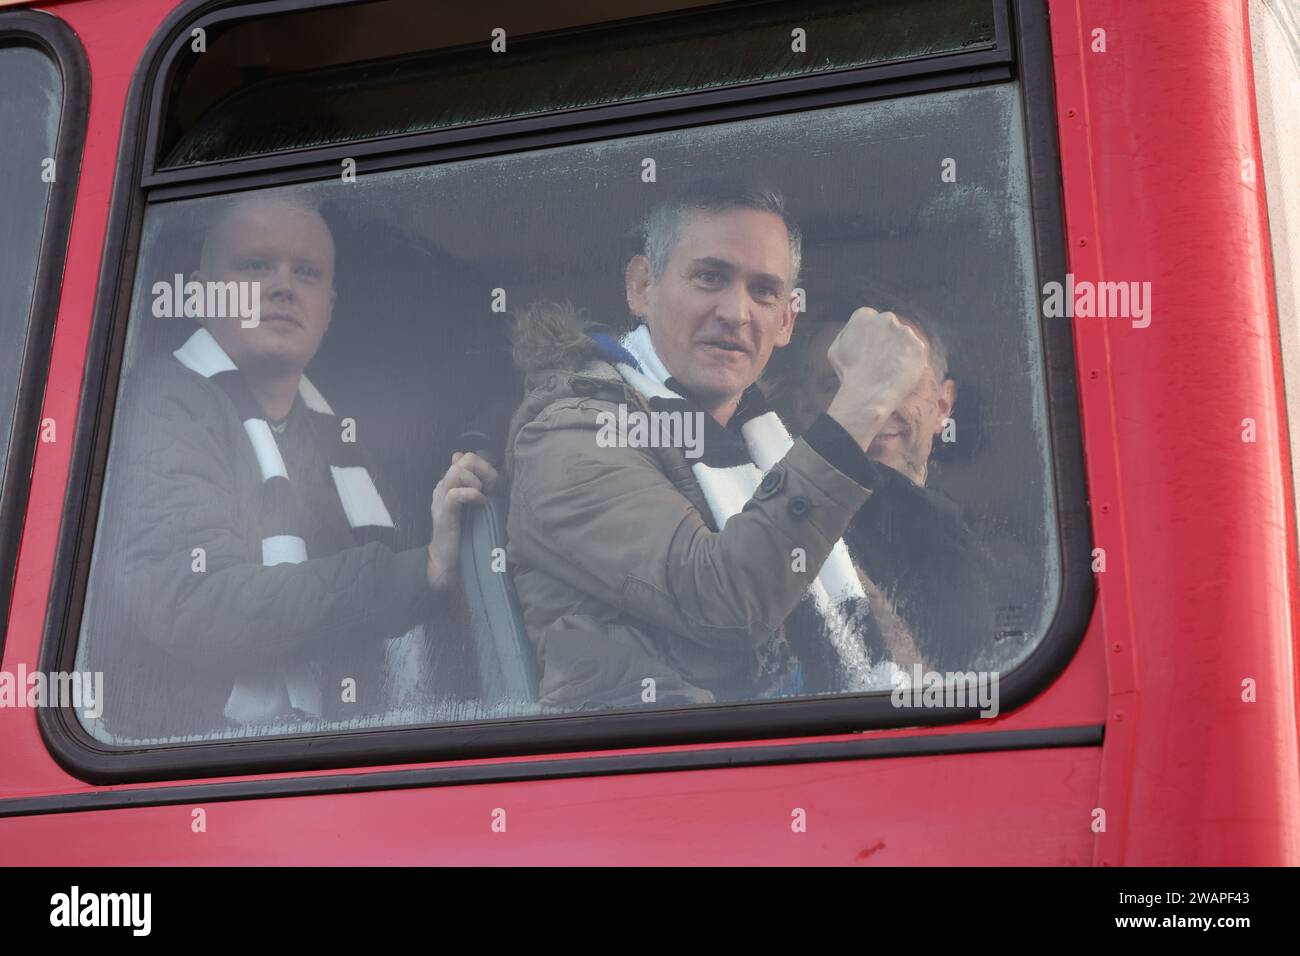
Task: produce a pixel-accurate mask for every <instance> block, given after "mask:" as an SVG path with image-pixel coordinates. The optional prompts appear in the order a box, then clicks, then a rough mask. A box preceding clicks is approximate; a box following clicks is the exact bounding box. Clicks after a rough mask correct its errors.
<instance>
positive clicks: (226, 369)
mask: <svg viewBox="0 0 1300 956" xmlns="http://www.w3.org/2000/svg"><path fill="white" fill-rule="evenodd" d="M172 354H173V355H174V356H175V357H176V359H177V361H179V362H180V363H181V364H182V365H184V366H185V367H186V368H188V369H190V370H191V371H193V372H197V373H198V374H199V375H202V376H203V377H204V378H206V379H208V380H210V381H211V382H212V383H213V384H215V385H219V386H220V387H221V390H222V391H223V392H225V394H226V397H227V398H229V399H230V401H231V404H233V405H234V407H235V411H236V413H237V414H238V415H239V419H240V421H242V422H243V423H244V432H245V433H246V435H247V436H248V441H249V444H250V445H251V446H252V449H253V454H254V455H255V456H256V458H257V465H258V468H260V469H261V472H262V495H261V501H260V503H259V506H258V508H259V511H258V513H259V527H260V529H261V533H262V564H263V566H265V567H271V566H272V565H276V564H285V563H291V564H300V563H302V562H303V561H306V560H307V558H308V554H307V543H306V538H305V533H306V530H307V528H309V527H310V526H311V521H312V519H311V516H310V515H309V514H307V510H306V504H305V503H304V501H303V499H302V497H301V495H299V494H298V491H297V489H295V487H294V485H293V482H292V480H291V479H290V476H289V473H288V470H287V469H286V468H285V464H284V458H283V457H282V456H281V454H280V447H279V445H278V444H277V443H276V440H275V433H274V431H273V430H272V428H271V424H270V422H268V421H267V420H266V415H265V413H264V412H263V411H262V408H261V406H260V405H258V403H257V400H256V399H255V398H254V397H253V393H252V392H251V391H250V390H249V388H248V385H247V383H246V382H245V380H244V376H243V374H242V373H241V372H240V371H239V369H238V368H237V367H236V366H235V363H234V362H233V361H231V359H230V356H228V355H227V354H226V352H225V350H224V349H222V348H221V346H220V345H218V344H217V341H216V339H214V338H213V337H212V335H211V334H210V333H209V332H208V330H207V329H199V330H198V331H197V332H195V333H194V334H193V335H192V336H190V338H189V339H188V340H187V341H186V342H185V344H184V345H182V346H181V347H180V348H179V349H177V350H176V351H175V352H173V353H172ZM298 396H299V397H300V398H301V399H302V402H303V404H304V405H305V406H306V407H307V408H308V409H309V410H310V412H311V413H312V414H313V415H316V416H319V417H320V419H321V421H320V422H319V424H320V425H321V426H322V430H321V431H320V432H319V433H320V434H331V433H332V434H336V435H340V440H339V441H336V442H330V443H328V448H329V451H328V453H327V458H328V461H329V469H330V475H331V476H332V477H333V479H334V487H335V490H337V492H338V496H339V503H340V504H341V505H342V506H343V513H344V514H345V515H346V517H347V520H348V524H349V525H351V527H352V530H353V533H354V534H355V535H356V536H357V543H358V544H366V543H368V542H370V541H379V542H382V543H385V544H388V545H389V546H390V547H391V546H392V543H393V537H394V527H393V518H392V515H390V514H389V512H388V507H387V506H386V505H385V504H384V499H383V498H382V497H381V496H380V494H379V490H378V489H377V488H376V487H375V483H374V480H373V479H372V478H371V476H370V472H369V470H368V469H367V468H366V466H365V464H364V462H363V460H362V456H361V453H360V449H359V448H358V446H357V445H356V443H355V442H345V441H342V440H341V435H342V433H341V431H340V428H339V424H338V420H337V418H336V417H335V415H334V410H333V409H332V408H330V406H329V403H328V402H326V401H325V398H324V397H323V396H322V395H321V393H320V392H319V391H317V390H316V387H315V386H314V385H312V383H311V382H310V381H309V380H308V379H307V376H305V375H304V376H303V377H302V378H301V380H300V381H299V383H298ZM321 704H322V700H321V682H320V677H319V674H318V672H317V668H316V667H315V666H314V665H312V664H310V663H304V664H302V665H300V666H298V667H296V668H293V669H290V670H289V671H287V672H285V673H266V671H265V669H262V670H259V671H258V672H256V673H250V674H247V675H245V676H244V677H242V678H240V679H239V680H237V681H236V682H235V685H234V687H233V688H232V689H231V692H230V697H229V699H228V700H227V701H226V707H225V716H226V717H227V718H229V719H230V720H233V721H236V722H238V723H256V722H259V721H265V720H269V719H271V718H274V717H276V716H279V715H282V714H285V713H288V712H289V710H290V708H291V707H293V708H296V709H298V710H300V711H303V712H305V713H308V714H314V715H319V714H320V713H321V709H322V708H321Z"/></svg>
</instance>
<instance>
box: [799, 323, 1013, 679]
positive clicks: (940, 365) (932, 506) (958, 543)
mask: <svg viewBox="0 0 1300 956" xmlns="http://www.w3.org/2000/svg"><path fill="white" fill-rule="evenodd" d="M881 307H882V308H890V307H891V306H890V304H889V303H882V304H881ZM892 311H894V312H895V313H896V314H897V315H898V317H899V319H900V320H901V321H903V322H904V323H905V324H907V325H908V326H910V327H911V328H912V329H913V330H915V331H916V332H917V334H918V335H920V336H921V337H922V338H923V339H924V340H925V341H926V343H927V344H928V345H929V347H930V348H929V352H928V354H929V359H930V363H929V368H928V369H927V370H926V372H925V373H924V374H923V375H922V376H921V379H920V381H919V382H918V383H917V385H916V387H915V388H914V389H913V390H912V392H911V393H910V394H909V395H908V396H907V397H906V398H905V399H904V400H903V401H902V402H901V403H900V404H899V406H898V407H897V408H896V409H895V410H894V412H893V414H892V415H891V416H890V418H889V420H888V421H887V422H886V423H885V426H884V427H883V428H882V429H881V431H880V432H879V434H877V435H876V437H875V438H874V439H873V440H872V443H871V445H870V446H869V447H868V449H867V455H868V457H870V458H871V459H872V460H873V461H875V462H876V464H877V465H879V466H882V467H879V468H878V472H879V474H880V484H879V487H878V489H877V491H876V493H875V494H874V495H873V496H872V497H871V499H870V500H868V501H867V502H866V503H865V504H864V505H863V506H862V507H861V508H860V509H858V512H857V514H856V515H855V516H854V518H853V520H852V521H851V522H850V524H849V528H848V531H847V532H846V533H845V535H844V541H845V544H846V545H847V546H848V548H849V551H850V553H851V554H852V555H853V558H854V560H855V562H857V564H858V565H859V567H860V568H861V570H862V571H863V573H865V574H866V575H867V576H868V577H869V578H870V579H871V580H872V581H874V582H875V583H876V584H877V585H878V586H879V588H880V590H881V591H882V592H883V593H884V595H885V596H886V597H887V598H888V599H889V600H890V601H891V602H892V604H893V607H894V610H895V611H896V612H897V613H898V615H899V616H900V617H901V618H902V619H903V621H904V623H905V624H906V625H907V626H908V629H909V630H910V631H911V634H912V637H913V640H914V641H915V643H916V647H917V650H918V651H919V652H920V654H921V655H922V657H923V659H924V663H925V665H926V666H927V667H929V668H933V669H936V670H962V669H966V668H968V667H970V666H972V665H973V663H974V660H975V657H976V655H977V654H978V653H979V651H980V649H981V648H982V647H984V646H985V645H987V643H988V642H989V640H990V639H991V638H992V637H993V634H994V630H995V625H994V617H995V615H994V608H993V600H992V597H991V593H990V586H989V585H990V582H989V578H988V568H989V558H988V557H987V555H986V554H985V553H984V550H983V549H982V548H981V547H980V544H979V542H978V541H977V540H976V538H975V535H974V534H973V532H972V531H971V529H970V527H969V526H968V525H967V524H966V522H965V521H964V520H963V518H962V514H961V510H960V508H959V506H958V505H957V503H956V502H955V501H953V500H952V499H951V498H950V497H948V496H947V495H946V494H944V493H943V492H941V491H938V490H936V489H934V488H930V487H927V485H926V481H927V479H928V477H929V474H930V468H929V465H930V457H931V453H932V451H933V448H934V443H935V440H936V439H937V438H939V437H940V436H941V434H942V433H943V430H944V429H945V427H950V418H949V416H950V415H951V413H952V409H953V405H954V403H955V401H956V396H957V384H956V381H955V380H954V379H953V378H952V376H951V375H950V374H949V368H948V351H947V348H946V345H945V343H944V341H943V339H942V337H941V336H940V334H939V331H938V329H937V327H936V325H935V323H934V322H933V320H931V319H929V318H928V317H926V316H924V314H922V313H919V312H917V311H916V310H914V309H909V308H908V307H907V306H905V305H900V306H896V307H893V308H892ZM843 326H844V323H843V322H842V321H822V322H818V323H813V324H811V325H810V326H808V327H807V328H806V329H805V330H803V336H802V344H803V349H802V354H801V355H800V359H799V362H798V366H797V371H796V372H795V374H794V376H793V381H792V384H791V388H790V389H789V391H790V405H791V408H790V417H791V419H792V422H793V424H794V425H795V427H797V428H799V429H803V428H806V427H808V425H810V424H811V422H813V421H814V420H815V419H816V417H817V416H818V415H820V414H821V413H822V412H823V411H824V410H825V408H826V406H827V404H828V403H829V401H830V398H831V396H833V395H834V394H835V391H836V389H837V388H838V379H837V378H836V375H835V370H834V369H833V368H832V367H831V364H830V362H829V360H828V359H827V355H826V353H827V349H828V348H829V347H830V344H831V342H832V341H834V339H835V336H836V335H837V334H838V333H839V331H840V329H842V328H843ZM803 651H804V653H803V654H802V655H801V659H802V660H803V664H804V669H805V680H806V681H807V682H808V683H809V684H811V685H813V686H817V685H819V684H824V683H825V682H828V681H830V682H832V683H833V681H834V675H833V674H829V673H827V662H825V661H823V660H822V658H823V657H824V655H821V654H818V653H817V652H816V648H814V647H809V648H804V649H803Z"/></svg>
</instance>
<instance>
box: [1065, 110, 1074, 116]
mask: <svg viewBox="0 0 1300 956" xmlns="http://www.w3.org/2000/svg"><path fill="white" fill-rule="evenodd" d="M1065 115H1066V116H1073V115H1074V110H1066V111H1065Z"/></svg>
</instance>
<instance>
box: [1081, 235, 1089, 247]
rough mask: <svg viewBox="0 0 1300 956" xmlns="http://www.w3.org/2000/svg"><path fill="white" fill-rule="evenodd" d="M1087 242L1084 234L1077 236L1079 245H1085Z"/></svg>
mask: <svg viewBox="0 0 1300 956" xmlns="http://www.w3.org/2000/svg"><path fill="white" fill-rule="evenodd" d="M1087 244H1088V240H1087V238H1085V237H1084V236H1080V237H1079V245H1081V246H1086V245H1087Z"/></svg>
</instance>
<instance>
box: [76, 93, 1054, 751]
mask: <svg viewBox="0 0 1300 956" xmlns="http://www.w3.org/2000/svg"><path fill="white" fill-rule="evenodd" d="M774 192H779V193H780V194H781V196H782V198H783V206H782V209H783V212H782V213H778V212H776V211H774V208H775V207H774V205H773V203H774V200H773V198H772V193H774ZM683 196H685V197H687V199H686V205H685V207H683V208H684V209H685V210H686V211H685V212H682V214H681V215H677V214H675V213H674V209H675V208H676V207H674V206H673V205H672V203H673V202H674V201H675V200H676V199H677V198H679V197H683ZM701 197H713V198H711V199H709V200H708V202H705V199H703V198H701ZM718 197H721V198H720V199H719V198H718ZM710 203H712V204H711V205H710ZM765 203H766V205H764V204H765ZM783 216H784V219H783ZM647 222H648V223H649V227H648V228H643V227H645V226H646V223H647ZM791 227H794V228H795V229H797V232H798V235H799V236H800V248H799V255H800V258H801V266H800V267H799V271H798V274H797V275H796V272H795V263H794V261H793V260H794V258H795V256H794V242H793V239H794V234H793V233H792V230H791ZM1031 236H1032V231H1031V216H1030V206H1029V201H1028V195H1027V173H1026V160H1025V145H1024V133H1023V129H1022V127H1021V111H1020V104H1019V90H1018V88H1017V86H1016V85H1015V84H1012V83H1006V84H1000V85H993V86H985V87H980V88H975V89H968V90H960V91H954V92H939V93H932V94H926V95H921V96H915V97H910V98H905V99H896V100H890V101H882V102H874V103H868V104H858V105H848V106H840V107H834V108H827V109H823V110H818V111H810V112H803V113H796V114H790V115H784V116H777V117H766V118H760V119H751V120H745V121H738V122H731V123H724V124H715V125H710V126H707V127H702V128H694V129H684V130H676V131H671V132H665V133H656V134H651V135H642V136H636V137H628V138H622V139H611V140H607V141H604V142H599V143H589V144H581V145H574V146H564V147H556V148H550V149H543V150H535V151H530V152H526V153H520V154H515V155H508V156H498V157H491V158H483V159H475V160H468V161H463V162H456V163H447V164H443V165H438V166H430V167H425V168H409V169H402V170H397V171H392V172H385V173H376V174H372V175H365V176H362V177H359V178H358V179H357V180H356V181H355V182H345V181H342V180H339V181H331V182H321V183H313V184H306V185H297V186H286V187H280V188H277V189H272V190H262V191H251V192H243V193H239V194H236V195H232V196H214V197H204V198H196V199H183V200H176V201H171V202H166V203H157V204H154V205H151V206H150V207H149V208H148V210H147V212H146V218H145V222H144V227H143V236H142V243H141V254H140V259H139V266H138V271H137V274H136V281H135V293H134V302H133V307H132V314H131V316H130V321H129V328H128V336H127V341H126V344H125V354H124V360H123V366H122V381H121V387H120V389H119V399H118V401H119V405H118V409H117V412H116V417H115V421H114V426H113V434H112V440H111V446H110V453H109V459H108V465H107V478H106V483H105V488H104V493H103V498H102V503H101V509H100V516H99V527H98V530H97V536H96V540H95V548H94V556H93V561H92V565H91V570H90V578H89V587H88V594H87V599H86V604H85V610H84V614H83V618H82V627H81V640H80V645H79V655H80V661H81V663H80V666H82V667H84V668H85V669H89V670H102V671H104V672H105V695H104V696H105V700H104V707H103V713H102V715H100V716H99V717H98V718H97V719H95V720H89V721H88V726H89V728H90V730H91V731H92V733H94V734H95V735H96V736H97V737H99V738H100V739H102V740H104V741H108V742H117V743H138V742H142V741H143V742H158V741H164V740H177V739H208V738H215V737H227V736H250V735H252V736H256V735H269V734H283V733H290V732H302V731H324V730H337V729H352V728H367V727H376V726H396V725H410V724H417V723H418V724H437V723H445V722H454V721H464V720H490V719H496V718H504V717H512V716H519V715H527V714H542V713H546V714H553V713H566V712H572V711H577V710H583V711H593V710H601V709H609V708H612V709H642V710H644V709H655V708H666V707H677V706H683V705H690V704H707V703H710V702H723V701H738V700H755V701H757V700H775V699H779V698H783V697H784V698H791V697H815V696H818V695H826V694H838V693H848V692H867V691H872V692H874V691H881V692H888V691H890V690H891V689H893V688H895V687H896V686H900V685H899V680H900V678H899V676H898V675H899V674H904V675H906V676H905V679H907V680H912V679H913V676H912V675H915V674H924V673H927V672H929V671H931V670H938V671H979V672H988V673H991V674H993V673H1004V672H1006V671H1007V670H1009V669H1010V668H1012V667H1014V666H1015V665H1016V664H1017V663H1018V662H1020V661H1021V660H1022V659H1023V658H1024V657H1025V656H1026V655H1027V654H1028V653H1029V652H1030V651H1031V650H1032V649H1033V648H1034V647H1035V645H1036V644H1037V642H1038V641H1039V640H1040V639H1041V638H1042V636H1043V635H1044V633H1045V632H1046V629H1047V626H1048V623H1049V622H1050V620H1051V617H1052V615H1053V612H1054V611H1055V608H1056V604H1057V598H1058V594H1059V589H1060V574H1061V571H1060V566H1059V561H1058V558H1057V555H1058V543H1057V540H1056V530H1055V504H1054V491H1053V487H1052V484H1051V478H1050V474H1051V472H1050V467H1049V448H1048V442H1049V439H1048V434H1047V431H1046V426H1045V389H1044V380H1043V369H1042V358H1041V345H1040V339H1039V325H1038V322H1039V319H1038V316H1039V306H1038V295H1037V291H1036V290H1037V289H1038V286H1039V283H1038V279H1037V277H1036V275H1035V266H1034V254H1033V249H1032V244H1031ZM787 303H790V304H791V305H792V307H791V309H790V313H789V315H790V317H792V322H793V324H792V325H790V324H789V322H790V321H791V320H789V319H787V318H786V317H785V310H786V306H787ZM860 307H871V308H874V309H876V310H878V311H879V312H885V311H892V312H894V313H895V314H896V315H897V316H898V317H899V319H900V322H899V323H898V324H895V323H894V322H892V321H891V320H889V319H885V318H879V317H876V318H873V317H872V316H871V315H870V314H869V313H865V312H863V313H858V315H859V318H858V319H857V320H856V321H855V324H854V326H853V329H852V330H851V332H850V333H846V336H845V339H844V340H842V341H848V342H850V343H852V342H858V343H859V344H858V346H857V347H856V349H855V348H854V347H853V346H852V345H851V344H848V345H844V346H843V349H841V350H840V351H837V352H836V354H837V355H843V354H848V355H849V356H850V357H851V359H852V363H851V364H852V368H851V369H849V368H848V367H845V370H844V372H843V375H844V380H845V383H846V384H845V385H842V386H840V387H837V384H836V383H837V381H838V378H837V374H836V372H835V371H834V368H833V367H832V365H831V359H830V358H829V357H828V353H829V352H830V351H831V350H830V349H829V345H830V343H831V342H832V341H834V340H835V337H836V335H838V333H839V330H840V328H841V327H842V326H843V325H844V323H845V322H846V320H848V318H849V316H850V314H851V313H853V312H854V311H855V310H857V309H859V308H860ZM187 313H188V314H187ZM196 313H198V315H196ZM638 317H639V318H638ZM642 319H644V323H645V324H642V323H641V320H642ZM638 328H640V329H641V330H642V331H640V332H638V331H637V329H638ZM786 331H789V332H790V339H791V340H790V342H789V344H788V345H783V344H782V342H783V341H784V338H785V332H786ZM855 336H856V337H855ZM923 341H924V342H926V343H928V345H927V346H926V348H925V349H922V342H923ZM647 343H648V345H647ZM863 343H867V344H863ZM868 344H869V345H870V347H868ZM512 349H513V353H514V354H513V356H512ZM769 350H770V358H769ZM844 350H847V352H845V351H844ZM882 356H883V357H882ZM304 368H305V370H306V375H305V377H302V378H300V377H299V374H298V373H299V370H300V369H304ZM308 380H310V384H308ZM850 380H851V382H852V386H853V387H852V388H851V389H849V388H848V386H847V383H848V382H849V381H850ZM835 403H838V404H835ZM872 409H877V411H876V412H873V411H872ZM828 410H829V412H830V414H829V415H828V414H827V411H828ZM652 413H653V414H652ZM638 415H639V416H642V417H641V418H639V419H638ZM620 416H621V417H620ZM629 416H630V417H629ZM674 416H675V417H674ZM724 420H725V421H724ZM786 432H788V433H789V435H790V438H791V439H792V440H793V445H789V442H788V441H787V440H786V438H785V433H786ZM801 436H802V437H801ZM863 444H865V445H866V451H865V453H864V451H863V447H862V445H863ZM787 446H788V447H789V450H788V451H787ZM457 452H476V453H477V455H479V456H482V457H483V458H484V459H486V460H488V461H490V462H491V463H492V464H493V465H494V466H495V468H496V469H497V471H498V472H499V475H500V477H499V479H498V481H497V482H496V483H495V485H493V486H492V487H491V489H490V495H489V497H490V499H491V500H492V502H493V504H492V505H490V506H489V505H487V504H483V503H473V504H467V505H465V506H464V509H463V510H461V511H458V510H457V509H456V508H455V507H453V506H452V505H450V504H449V503H448V502H447V499H446V498H445V497H444V498H440V497H439V495H440V490H446V488H447V487H448V485H449V484H450V485H452V486H456V487H457V488H462V487H467V486H468V487H469V489H470V490H469V491H467V492H461V493H464V494H468V495H469V496H471V497H473V494H472V492H473V490H474V489H473V486H474V484H475V481H474V480H470V479H467V478H464V477H463V476H461V477H456V476H453V478H452V479H451V480H450V482H449V481H448V479H447V477H446V473H447V472H448V469H449V467H450V466H451V463H452V457H453V455H454V454H455V453H457ZM764 473H766V475H765V476H764ZM479 474H480V477H481V478H482V476H486V474H487V472H486V471H484V470H483V469H481V468H480V471H479ZM482 480H486V478H482ZM440 483H441V488H439V487H438V486H439V485H440ZM453 497H454V496H453ZM431 499H436V500H437V501H438V502H440V504H439V505H438V507H439V508H440V509H441V510H439V511H438V514H439V515H440V518H439V520H438V521H437V522H431ZM453 513H455V514H459V515H460V516H461V518H460V529H459V534H457V533H456V528H455V525H454V522H453V521H452V519H451V518H450V517H449V515H451V514H453ZM431 523H432V524H436V525H437V526H438V528H439V529H441V530H442V534H441V536H440V535H439V533H438V532H437V531H435V532H434V533H433V539H434V543H435V545H436V547H434V548H432V549H430V547H428V546H429V544H430V540H431ZM448 541H450V544H448V543H447V542H448ZM431 554H432V555H433V558H432V559H431V558H430V555H431ZM431 569H432V570H431ZM430 578H432V579H433V580H434V581H435V582H436V583H437V584H438V585H439V586H438V587H431V586H430V584H429V580H430Z"/></svg>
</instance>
